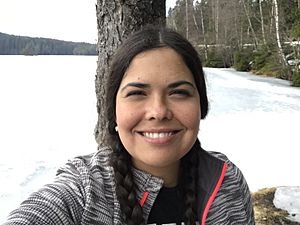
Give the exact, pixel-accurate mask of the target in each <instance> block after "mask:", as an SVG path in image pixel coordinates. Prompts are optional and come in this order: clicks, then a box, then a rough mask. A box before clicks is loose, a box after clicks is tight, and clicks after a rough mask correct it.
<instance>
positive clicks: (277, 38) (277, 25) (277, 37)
mask: <svg viewBox="0 0 300 225" xmlns="http://www.w3.org/2000/svg"><path fill="white" fill-rule="evenodd" d="M273 2H274V17H275V31H276V41H277V46H278V51H279V55H280V57H281V60H282V64H283V66H284V67H285V66H287V61H286V58H285V55H284V53H283V50H282V46H281V40H280V32H279V13H278V3H277V0H273Z"/></svg>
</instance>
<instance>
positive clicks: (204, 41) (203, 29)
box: [200, 6, 208, 60]
mask: <svg viewBox="0 0 300 225" xmlns="http://www.w3.org/2000/svg"><path fill="white" fill-rule="evenodd" d="M200 17H201V28H202V35H203V43H204V57H205V60H207V59H208V49H207V42H206V33H205V27H204V18H203V10H202V6H200Z"/></svg>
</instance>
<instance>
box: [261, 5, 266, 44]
mask: <svg viewBox="0 0 300 225" xmlns="http://www.w3.org/2000/svg"><path fill="white" fill-rule="evenodd" d="M259 13H260V21H261V33H262V38H263V43H264V45H266V44H267V42H266V35H265V23H264V15H263V10H262V0H259Z"/></svg>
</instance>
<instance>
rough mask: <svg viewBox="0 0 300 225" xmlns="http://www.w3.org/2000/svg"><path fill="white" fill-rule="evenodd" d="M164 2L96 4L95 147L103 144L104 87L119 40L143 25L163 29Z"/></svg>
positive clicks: (113, 0) (128, 0) (133, 0)
mask: <svg viewBox="0 0 300 225" xmlns="http://www.w3.org/2000/svg"><path fill="white" fill-rule="evenodd" d="M165 14H166V1H165V0H151V1H149V0H97V5H96V15H97V28H98V43H97V50H98V63H97V75H96V80H95V87H96V96H97V112H98V122H97V125H96V127H95V138H96V141H97V143H98V145H99V146H101V145H105V144H106V140H107V139H106V136H107V129H106V127H107V121H106V119H105V108H104V107H105V104H106V102H105V100H106V99H105V98H106V85H107V80H108V71H109V63H110V61H111V58H112V55H113V53H114V52H115V50H116V49H117V48H118V46H119V45H120V44H121V42H122V40H123V39H124V38H125V37H127V36H128V34H130V33H131V32H133V31H135V30H138V29H139V28H141V27H142V26H144V25H146V24H161V25H165V21H166V18H165Z"/></svg>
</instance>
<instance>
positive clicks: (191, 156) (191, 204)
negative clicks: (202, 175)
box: [181, 140, 200, 225]
mask: <svg viewBox="0 0 300 225" xmlns="http://www.w3.org/2000/svg"><path fill="white" fill-rule="evenodd" d="M198 145H200V143H199V142H198V140H197V141H196V143H195V144H194V146H193V147H192V149H191V150H190V152H189V153H188V154H187V155H186V156H185V157H184V158H183V159H182V175H181V176H182V178H181V180H182V182H181V188H182V190H183V193H184V204H185V212H184V223H185V224H186V225H194V224H195V221H196V199H197V192H196V191H195V190H196V184H197V180H198V176H197V169H196V168H197V164H198V155H197V147H198Z"/></svg>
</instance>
